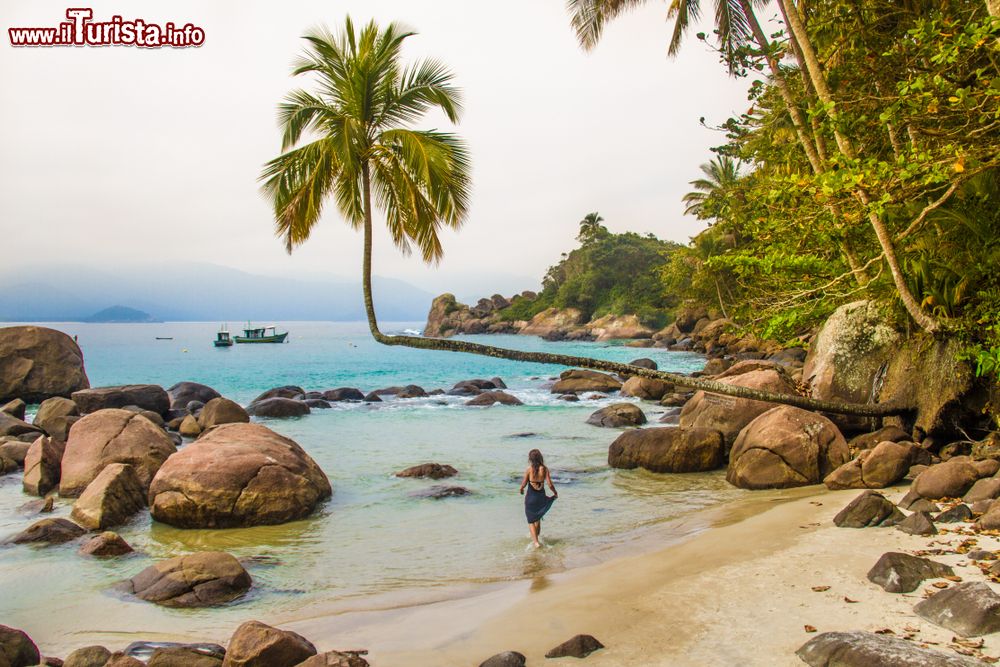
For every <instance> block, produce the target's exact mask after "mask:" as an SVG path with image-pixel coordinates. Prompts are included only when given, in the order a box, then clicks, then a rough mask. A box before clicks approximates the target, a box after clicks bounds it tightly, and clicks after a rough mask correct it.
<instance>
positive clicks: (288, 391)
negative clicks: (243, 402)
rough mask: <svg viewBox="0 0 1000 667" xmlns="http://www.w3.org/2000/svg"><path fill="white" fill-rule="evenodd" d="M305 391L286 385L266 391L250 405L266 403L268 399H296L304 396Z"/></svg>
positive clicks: (298, 387)
mask: <svg viewBox="0 0 1000 667" xmlns="http://www.w3.org/2000/svg"><path fill="white" fill-rule="evenodd" d="M305 393H306V390H305V389H303V388H302V387H300V386H298V385H294V384H286V385H283V386H281V387H273V388H271V389H268V390H267V391H265V392H264V393H263V394H261V395H260V396H258V397H257V398H255V399H253V400H252V401H251V403H259V402H260V401H266V400H267V399H269V398H298V397H300V396H304V395H305Z"/></svg>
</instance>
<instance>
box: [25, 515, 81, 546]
mask: <svg viewBox="0 0 1000 667" xmlns="http://www.w3.org/2000/svg"><path fill="white" fill-rule="evenodd" d="M86 532H87V531H86V530H84V529H83V528H81V527H80V526H78V525H76V524H75V523H73V522H72V521H70V520H69V519H63V518H58V517H57V518H54V519H40V520H38V521H36V522H35V523H33V524H31V525H30V526H28V527H27V528H25V529H24V530H22V531H21V532H20V533H18V534H17V535H14V536H13V537H11V538H9V539H8V540H6V541H7V542H10V543H11V544H30V543H39V542H40V543H45V544H62V543H63V542H69V541H71V540H75V539H76V538H78V537H80V536H81V535H83V534H84V533H86Z"/></svg>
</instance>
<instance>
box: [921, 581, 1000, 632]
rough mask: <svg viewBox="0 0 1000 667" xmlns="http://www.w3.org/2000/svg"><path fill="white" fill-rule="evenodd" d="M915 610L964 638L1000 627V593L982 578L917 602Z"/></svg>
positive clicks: (999, 628)
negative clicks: (994, 590) (995, 591)
mask: <svg viewBox="0 0 1000 667" xmlns="http://www.w3.org/2000/svg"><path fill="white" fill-rule="evenodd" d="M913 611H915V612H916V613H917V615H918V616H920V617H921V618H923V619H926V620H928V621H930V622H931V623H934V624H935V625H940V626H941V627H942V628H947V629H948V630H951V631H952V632H956V633H958V634H960V635H962V636H963V637H979V636H981V635H988V634H990V633H993V632H997V631H998V630H1000V595H997V594H996V593H994V592H993V589H992V588H990V587H989V586H987V585H986V584H984V583H983V582H981V581H967V582H964V583H961V584H956V585H955V586H952V587H951V588H946V589H944V590H943V591H941V592H940V593H935V594H934V595H932V596H930V597H929V598H927V599H926V600H921V601H920V602H918V603H917V605H916V606H915V607H914V608H913Z"/></svg>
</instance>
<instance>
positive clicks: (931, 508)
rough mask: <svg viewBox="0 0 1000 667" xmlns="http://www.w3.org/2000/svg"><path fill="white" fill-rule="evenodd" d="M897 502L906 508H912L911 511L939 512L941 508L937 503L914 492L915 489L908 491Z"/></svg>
mask: <svg viewBox="0 0 1000 667" xmlns="http://www.w3.org/2000/svg"><path fill="white" fill-rule="evenodd" d="M897 504H898V505H899V506H900V507H902V508H903V509H904V510H910V511H911V512H938V511H940V510H941V508H940V507H938V506H937V504H936V503H934V502H932V501H930V500H927V499H926V498H921V497H920V496H919V495H917V494H916V493H914V491H913V489H910V490H909V491H907V492H906V495H905V496H903V497H902V499H900V501H899V503H897Z"/></svg>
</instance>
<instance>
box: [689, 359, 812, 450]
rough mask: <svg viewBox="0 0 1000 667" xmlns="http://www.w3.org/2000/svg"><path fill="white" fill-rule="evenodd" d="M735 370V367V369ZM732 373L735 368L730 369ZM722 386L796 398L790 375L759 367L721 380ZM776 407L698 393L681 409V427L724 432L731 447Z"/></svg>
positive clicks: (719, 395)
mask: <svg viewBox="0 0 1000 667" xmlns="http://www.w3.org/2000/svg"><path fill="white" fill-rule="evenodd" d="M733 368H735V366H734V367H733ZM730 370H732V369H730ZM718 381H719V382H722V383H723V384H728V385H733V386H736V387H746V388H747V389H756V390H760V391H769V392H773V393H777V394H789V395H794V394H795V393H796V392H795V385H794V383H793V382H792V381H791V379H790V378H789V377H788V375H787V374H786V373H785V372H783V371H781V370H778V369H775V368H760V369H758V370H751V371H747V372H745V373H739V374H737V375H732V376H727V377H724V378H721V379H719V380H718ZM773 407H774V405H773V404H772V403H765V402H764V401H755V400H753V399H749V398H736V397H733V396H723V395H722V394H709V393H706V392H704V391H697V392H695V394H694V396H692V397H691V400H689V401H687V402H686V403H685V404H684V408H683V409H682V410H681V419H680V425H681V426H683V427H685V428H708V429H712V430H715V431H719V432H721V433H722V437H723V438H725V440H726V444H727V445H731V444H732V443H733V441H734V440H736V436H737V435H738V434H739V432H740V431H741V430H742V429H743V428H744V427H745V426H746V425H747V424H749V423H750V422H752V421H753V420H754V419H755V418H757V417H758V416H760V415H762V414H764V413H765V412H767V411H768V410H770V409H771V408H773Z"/></svg>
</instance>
